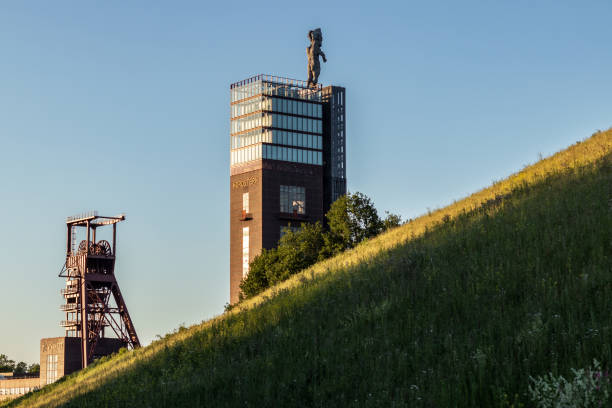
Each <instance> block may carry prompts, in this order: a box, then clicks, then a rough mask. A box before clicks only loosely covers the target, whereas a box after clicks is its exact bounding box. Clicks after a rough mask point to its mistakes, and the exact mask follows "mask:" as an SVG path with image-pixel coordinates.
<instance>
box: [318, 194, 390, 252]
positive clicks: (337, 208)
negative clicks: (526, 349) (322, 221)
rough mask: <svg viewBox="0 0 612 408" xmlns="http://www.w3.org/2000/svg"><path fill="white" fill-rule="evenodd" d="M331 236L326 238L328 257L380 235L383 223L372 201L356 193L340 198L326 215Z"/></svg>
mask: <svg viewBox="0 0 612 408" xmlns="http://www.w3.org/2000/svg"><path fill="white" fill-rule="evenodd" d="M326 217H327V222H328V224H329V236H328V237H327V238H326V248H325V251H326V255H328V256H331V255H335V254H337V253H339V252H342V251H344V250H345V249H349V248H353V247H354V246H355V245H357V244H359V243H360V242H361V241H363V240H364V239H367V238H371V237H374V236H376V235H378V234H379V233H380V232H381V230H382V229H383V222H382V221H381V220H380V217H379V216H378V211H376V208H375V207H374V203H373V202H372V200H371V199H370V198H369V197H368V196H366V195H365V194H363V193H360V192H356V193H353V194H347V195H345V196H342V197H340V198H338V199H337V200H336V201H334V203H332V205H331V207H330V209H329V211H328V212H327V214H326Z"/></svg>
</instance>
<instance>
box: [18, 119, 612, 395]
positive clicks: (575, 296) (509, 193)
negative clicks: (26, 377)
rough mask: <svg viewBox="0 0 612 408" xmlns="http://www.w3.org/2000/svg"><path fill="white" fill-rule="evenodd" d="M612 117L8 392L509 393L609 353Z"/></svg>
mask: <svg viewBox="0 0 612 408" xmlns="http://www.w3.org/2000/svg"><path fill="white" fill-rule="evenodd" d="M611 154H612V131H610V130H609V131H606V132H599V133H596V134H595V135H593V136H592V137H591V138H589V139H587V140H585V141H584V142H581V143H578V144H576V145H573V146H571V147H570V148H568V149H567V150H565V151H563V152H560V153H558V154H556V155H554V156H552V157H550V158H547V159H545V160H542V161H540V162H538V163H536V164H534V165H532V166H528V167H526V168H525V169H523V170H522V171H521V172H519V173H516V174H514V175H512V176H510V177H509V178H507V179H506V180H503V181H501V182H498V183H495V184H494V185H493V186H491V187H489V188H487V189H484V190H481V191H479V192H477V193H475V194H473V195H472V196H470V197H468V198H466V199H464V200H461V201H458V202H456V203H454V204H452V205H450V206H448V207H446V208H443V209H440V210H437V211H434V212H433V213H431V214H428V215H425V216H423V217H420V218H418V219H416V220H413V221H412V222H410V223H409V224H406V225H404V226H402V227H400V228H397V229H394V230H392V231H389V232H388V233H386V234H383V235H381V236H379V237H377V238H375V239H373V240H370V241H368V242H365V243H363V244H362V245H360V246H358V247H357V248H355V249H354V250H351V251H348V252H347V253H344V254H341V255H339V256H337V257H335V258H332V259H329V260H327V261H325V262H322V263H319V264H317V265H314V266H313V267H311V268H309V269H308V270H306V271H304V272H303V273H301V274H298V275H296V276H294V277H293V278H291V279H290V280H288V281H286V282H283V283H282V284H280V285H278V286H276V287H274V288H271V289H270V290H268V291H266V292H264V293H262V294H261V295H260V296H257V297H255V298H253V299H249V300H248V301H246V302H244V303H242V304H240V305H239V306H238V307H237V308H235V309H233V310H232V311H231V312H229V313H226V314H224V315H222V316H220V317H217V318H215V319H212V320H210V321H207V322H204V323H202V324H200V325H196V326H193V327H191V328H188V329H182V330H179V331H178V332H176V333H173V334H170V335H168V336H166V337H165V338H163V339H161V340H158V341H156V342H154V343H153V344H151V345H150V346H148V347H145V348H142V349H139V350H136V351H133V352H126V353H123V354H121V355H118V356H114V357H113V358H110V359H104V361H100V362H98V363H97V364H96V365H94V366H93V367H91V368H88V369H87V370H84V371H82V372H79V373H76V374H73V375H71V376H69V377H68V378H66V379H65V380H62V381H60V382H58V383H56V384H52V385H50V386H46V387H44V388H43V389H42V390H41V391H39V392H36V393H34V394H31V395H28V396H26V397H23V398H21V399H19V400H16V401H13V402H10V403H8V404H7V406H15V407H17V406H23V407H43V406H45V407H46V406H67V407H106V406H126V407H128V406H129V407H132V406H147V407H165V406H194V407H195V406H215V407H224V406H256V407H261V406H289V407H291V406H296V407H297V406H300V407H301V406H359V407H370V406H371V407H374V406H376V407H379V406H389V407H403V406H426V407H430V406H461V407H463V406H465V407H468V406H491V407H495V406H500V407H501V406H510V405H511V404H513V403H516V404H517V405H518V404H519V403H521V402H523V403H526V402H527V396H526V393H527V387H528V385H529V383H528V378H529V376H530V375H531V376H536V375H543V374H546V373H548V372H552V373H554V374H555V375H557V374H567V373H569V371H570V368H572V367H583V366H587V365H588V364H590V362H592V361H593V359H594V358H596V359H597V360H599V361H602V362H603V364H604V365H606V366H608V367H609V365H610V363H612V314H610V313H609V311H610V310H612V296H610V295H611V294H612V292H611V289H612V156H611Z"/></svg>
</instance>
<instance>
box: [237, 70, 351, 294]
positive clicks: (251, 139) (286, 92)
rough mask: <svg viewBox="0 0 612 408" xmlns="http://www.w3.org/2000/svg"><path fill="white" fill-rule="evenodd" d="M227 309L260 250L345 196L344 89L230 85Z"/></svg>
mask: <svg viewBox="0 0 612 408" xmlns="http://www.w3.org/2000/svg"><path fill="white" fill-rule="evenodd" d="M230 110H231V116H230V303H235V302H237V301H238V299H239V293H240V282H241V281H242V279H243V278H245V277H246V276H247V274H248V272H249V263H250V262H251V261H252V260H253V258H254V257H255V256H257V255H258V254H259V253H260V252H261V250H262V248H274V247H275V246H276V245H277V244H278V241H279V239H280V237H281V235H282V234H283V232H284V231H285V230H286V229H287V228H299V226H300V225H301V223H303V222H311V223H314V222H316V221H322V222H324V218H325V213H326V212H327V210H328V209H329V206H330V205H331V203H332V202H333V201H334V200H335V199H337V198H338V197H340V196H342V195H343V194H346V131H345V118H346V114H345V89H344V88H342V87H338V86H327V87H322V86H321V85H318V84H315V85H313V84H310V85H309V84H307V82H305V81H300V80H296V79H289V78H282V77H276V76H270V75H257V76H254V77H251V78H248V79H245V80H243V81H240V82H236V83H234V84H232V85H231V86H230Z"/></svg>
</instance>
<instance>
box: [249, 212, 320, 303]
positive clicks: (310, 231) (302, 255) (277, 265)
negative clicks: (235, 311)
mask: <svg viewBox="0 0 612 408" xmlns="http://www.w3.org/2000/svg"><path fill="white" fill-rule="evenodd" d="M324 245H325V241H324V239H323V226H322V225H321V223H320V222H317V223H315V224H310V223H303V224H302V226H301V227H300V229H299V230H297V231H293V230H291V229H290V228H288V229H287V230H286V232H285V234H284V235H283V236H282V237H281V239H280V241H279V244H278V247H277V248H273V249H264V250H263V251H262V252H261V254H259V255H258V256H256V257H255V258H254V259H253V261H251V264H250V265H249V274H248V275H247V277H246V278H245V279H243V280H242V282H241V283H240V291H241V297H242V298H249V297H251V296H254V295H256V294H258V293H260V292H262V291H264V290H265V289H266V288H268V287H270V286H272V285H276V284H277V283H279V282H282V281H284V280H285V279H287V278H288V277H290V276H291V275H293V274H295V273H297V272H299V271H301V270H303V269H306V268H308V267H309V266H310V265H312V264H314V263H315V262H317V261H318V260H319V259H320V258H319V256H320V253H321V250H322V249H323V246H324Z"/></svg>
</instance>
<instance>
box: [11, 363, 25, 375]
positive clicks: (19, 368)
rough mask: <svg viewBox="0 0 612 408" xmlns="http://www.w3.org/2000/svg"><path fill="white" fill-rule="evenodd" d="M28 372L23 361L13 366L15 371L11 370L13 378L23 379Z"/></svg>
mask: <svg viewBox="0 0 612 408" xmlns="http://www.w3.org/2000/svg"><path fill="white" fill-rule="evenodd" d="M27 371H28V365H27V364H26V363H24V362H23V361H20V362H18V363H17V365H15V369H14V370H13V375H14V376H15V377H23V376H24V375H25V374H26V372H27Z"/></svg>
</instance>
